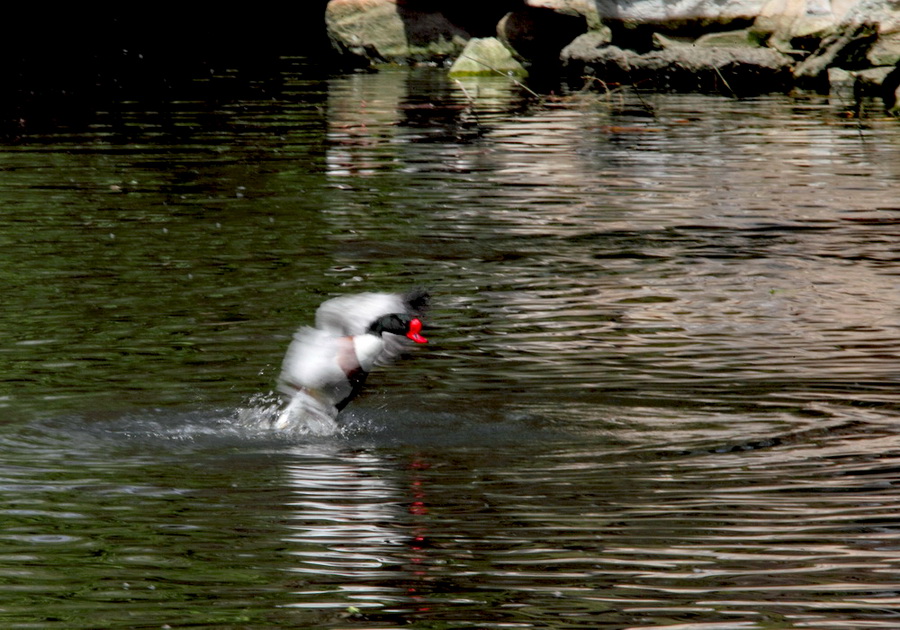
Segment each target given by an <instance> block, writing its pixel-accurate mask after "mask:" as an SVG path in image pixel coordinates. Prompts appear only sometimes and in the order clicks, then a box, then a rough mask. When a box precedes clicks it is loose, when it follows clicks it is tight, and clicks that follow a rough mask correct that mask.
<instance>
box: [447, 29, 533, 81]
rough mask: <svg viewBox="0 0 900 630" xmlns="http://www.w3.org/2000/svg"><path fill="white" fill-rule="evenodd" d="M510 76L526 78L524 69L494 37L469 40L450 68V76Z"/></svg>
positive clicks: (526, 73)
mask: <svg viewBox="0 0 900 630" xmlns="http://www.w3.org/2000/svg"><path fill="white" fill-rule="evenodd" d="M496 74H512V75H516V76H520V77H523V76H527V75H528V72H527V71H526V70H525V67H524V66H523V65H522V64H521V63H519V62H518V61H516V60H515V59H514V58H513V56H512V53H511V52H510V50H509V49H508V48H507V47H506V46H504V45H503V43H502V42H501V41H500V40H499V39H497V38H495V37H481V38H474V39H471V40H469V43H468V44H467V45H466V47H465V49H464V50H463V51H462V53H460V55H459V57H458V58H457V59H456V61H454V62H453V66H452V67H451V68H450V75H451V76H454V75H456V76H492V75H496Z"/></svg>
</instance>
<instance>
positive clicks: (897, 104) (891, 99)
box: [881, 65, 900, 116]
mask: <svg viewBox="0 0 900 630" xmlns="http://www.w3.org/2000/svg"><path fill="white" fill-rule="evenodd" d="M881 98H882V100H883V101H884V109H885V111H886V112H888V113H889V114H893V115H895V116H897V115H900V65H898V66H896V67H895V68H894V69H893V70H891V71H890V73H888V75H887V76H886V77H884V81H882V83H881Z"/></svg>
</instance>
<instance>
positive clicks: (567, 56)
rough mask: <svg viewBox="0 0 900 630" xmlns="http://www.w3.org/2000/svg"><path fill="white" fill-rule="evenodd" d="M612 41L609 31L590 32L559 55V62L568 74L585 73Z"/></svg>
mask: <svg viewBox="0 0 900 630" xmlns="http://www.w3.org/2000/svg"><path fill="white" fill-rule="evenodd" d="M611 41H612V32H611V31H610V30H609V29H608V28H605V29H602V30H597V31H588V32H587V33H584V34H583V35H579V36H578V37H576V38H575V39H574V40H572V42H571V43H570V44H569V45H568V46H566V47H565V48H563V49H562V51H560V53H559V60H560V62H561V63H562V66H563V68H564V69H565V71H566V73H567V74H569V75H572V76H575V75H580V74H582V73H583V72H584V67H585V65H587V64H588V63H590V62H592V61H593V60H595V59H596V57H597V54H598V51H599V50H600V49H602V48H605V47H606V46H608V45H609V43H610V42H611Z"/></svg>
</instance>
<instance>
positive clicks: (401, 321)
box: [273, 289, 429, 433]
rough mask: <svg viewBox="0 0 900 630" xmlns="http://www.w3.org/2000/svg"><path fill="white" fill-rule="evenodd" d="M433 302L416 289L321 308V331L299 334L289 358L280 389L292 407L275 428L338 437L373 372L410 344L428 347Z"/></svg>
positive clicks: (348, 299)
mask: <svg viewBox="0 0 900 630" xmlns="http://www.w3.org/2000/svg"><path fill="white" fill-rule="evenodd" d="M428 299H429V296H428V293H427V291H425V290H423V289H416V290H414V291H411V292H409V293H407V294H405V295H404V294H394V293H360V294H357V295H345V296H341V297H337V298H333V299H331V300H328V301H327V302H324V303H323V304H322V305H321V306H319V308H318V310H317V311H316V327H315V328H312V327H309V326H304V327H303V328H300V329H299V330H298V331H297V332H296V333H294V339H293V341H292V342H291V345H290V346H289V347H288V351H287V354H286V355H285V357H284V362H283V364H282V367H281V374H280V376H279V378H278V389H279V390H280V391H281V392H282V393H283V394H284V395H285V396H287V397H288V398H289V402H288V405H287V406H286V407H285V409H284V410H283V411H282V412H281V413H280V414H279V416H278V418H277V419H276V421H275V423H274V425H273V426H274V427H275V428H276V429H287V428H290V427H299V426H302V427H304V428H305V429H306V430H308V431H310V432H314V433H333V432H334V431H335V430H336V428H337V427H336V424H335V418H337V415H338V413H339V412H340V411H341V410H342V409H343V408H344V407H346V406H347V404H348V403H349V402H350V401H351V400H352V399H353V398H354V397H355V396H356V395H357V394H358V393H359V392H360V390H361V389H362V386H363V384H364V383H365V381H366V377H367V376H368V375H369V372H370V371H371V370H372V368H373V367H375V366H376V365H384V364H386V363H388V362H389V361H390V360H391V359H393V358H395V357H396V356H398V355H399V354H401V353H402V352H403V351H404V349H405V348H406V347H407V346H408V344H409V342H408V341H406V339H410V340H412V341H414V342H415V343H426V342H427V339H425V337H423V336H422V335H421V330H422V321H421V320H420V319H419V317H418V315H420V314H421V313H422V311H423V310H424V309H425V307H426V306H427V304H428Z"/></svg>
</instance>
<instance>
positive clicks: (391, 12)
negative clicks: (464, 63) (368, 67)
mask: <svg viewBox="0 0 900 630" xmlns="http://www.w3.org/2000/svg"><path fill="white" fill-rule="evenodd" d="M420 4H421V3H420ZM416 6H419V5H417V4H415V3H413V4H402V5H398V4H397V2H395V1H392V0H331V1H330V2H329V3H328V6H327V7H326V11H325V25H326V27H327V29H328V36H329V37H330V38H331V41H332V43H333V44H334V46H335V47H336V48H337V49H338V51H339V52H340V53H342V54H344V55H347V56H356V57H358V58H361V59H362V60H365V61H367V62H375V63H377V62H385V61H388V62H395V63H406V62H409V61H426V60H427V61H435V60H441V59H445V58H448V57H455V56H456V55H457V54H459V53H460V52H461V51H462V49H463V48H464V47H465V45H466V42H467V41H468V40H469V39H470V35H469V33H467V32H466V31H464V30H463V29H461V28H459V27H458V26H456V25H455V24H453V23H452V22H451V21H450V20H449V19H447V17H446V16H445V15H444V14H443V13H441V12H440V11H435V10H424V9H417V8H415V7H416ZM422 6H423V7H424V6H425V5H422Z"/></svg>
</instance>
